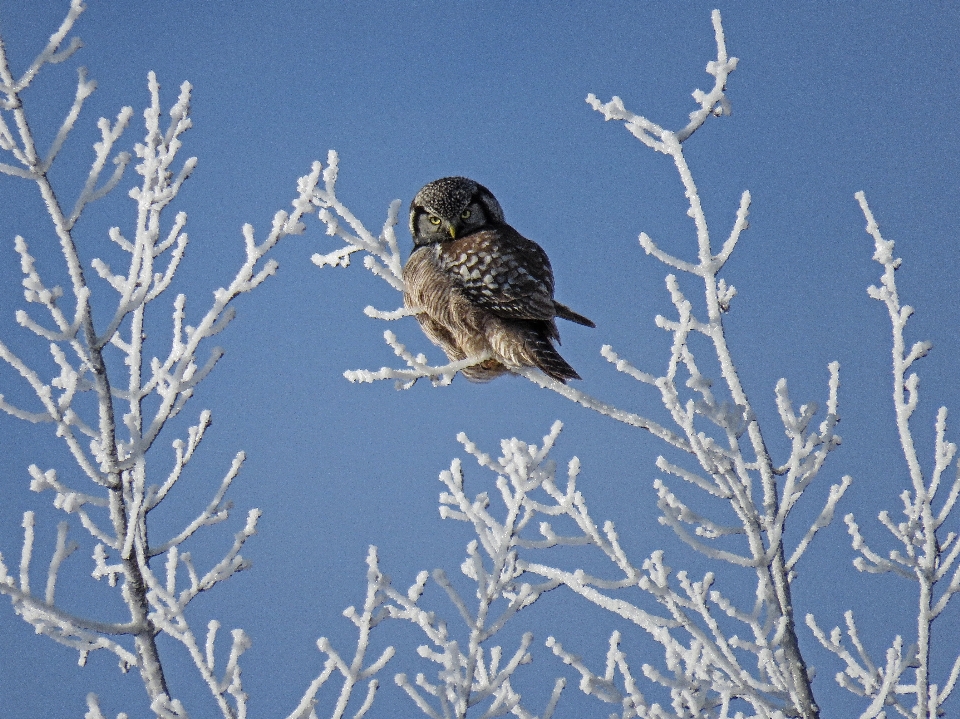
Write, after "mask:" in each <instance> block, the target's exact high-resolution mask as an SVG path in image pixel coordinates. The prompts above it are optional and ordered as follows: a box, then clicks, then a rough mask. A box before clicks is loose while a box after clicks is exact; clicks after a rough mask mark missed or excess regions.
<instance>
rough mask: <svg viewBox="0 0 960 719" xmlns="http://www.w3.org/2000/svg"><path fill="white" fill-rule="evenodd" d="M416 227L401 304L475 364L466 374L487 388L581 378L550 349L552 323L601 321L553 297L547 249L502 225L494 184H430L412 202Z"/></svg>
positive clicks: (456, 180) (430, 333)
mask: <svg viewBox="0 0 960 719" xmlns="http://www.w3.org/2000/svg"><path fill="white" fill-rule="evenodd" d="M410 230H411V234H412V235H413V239H414V251H413V253H412V254H411V256H410V259H409V260H408V261H407V264H406V266H405V267H404V270H403V277H404V285H405V290H404V302H405V304H406V305H407V307H408V308H410V309H411V310H413V311H414V312H416V314H417V319H418V320H419V322H420V325H421V327H422V328H423V330H424V332H425V334H426V335H427V337H429V338H430V340H431V341H432V342H433V343H434V344H436V345H438V346H439V347H440V348H441V349H443V351H444V352H445V353H446V355H447V356H448V357H449V358H450V360H451V361H459V360H464V359H467V358H470V357H476V358H477V359H478V364H477V365H474V366H473V367H468V368H467V369H465V370H463V374H464V376H466V377H467V378H468V379H471V380H473V381H481V382H482V381H487V380H490V379H493V378H494V377H496V376H498V375H501V374H504V373H506V372H510V371H512V370H516V369H519V368H521V367H539V368H540V369H541V370H542V371H544V372H545V373H546V374H548V375H550V376H551V377H553V378H554V379H557V380H559V381H561V382H564V381H566V380H567V379H580V376H579V375H578V374H577V373H576V371H575V370H574V369H573V368H572V367H571V366H570V365H569V364H567V362H566V361H565V360H564V359H563V358H562V357H561V356H560V355H559V353H558V352H557V351H556V349H555V348H554V346H553V343H552V341H551V340H557V342H559V340H560V333H559V331H558V330H557V325H556V322H555V319H554V318H555V317H561V318H563V319H567V320H571V321H573V322H577V323H579V324H583V325H586V326H589V327H593V326H594V324H593V322H591V321H590V320H588V319H587V318H586V317H584V316H582V315H580V314H578V313H576V312H574V311H573V310H571V309H570V308H568V307H566V306H565V305H563V304H561V303H559V302H557V301H555V300H554V299H553V289H554V282H553V270H552V269H551V267H550V260H549V259H548V258H547V255H546V253H545V252H544V251H543V249H542V248H541V247H540V246H539V245H538V244H537V243H535V242H533V241H532V240H528V239H527V238H525V237H523V236H522V235H521V234H520V233H518V232H517V231H516V230H514V229H513V228H512V227H511V226H510V225H508V224H506V223H505V222H504V219H503V210H502V209H501V208H500V204H499V203H498V202H497V200H496V198H495V197H494V196H493V195H492V194H491V193H490V191H489V190H487V188H485V187H484V186H483V185H480V184H478V183H476V182H473V181H472V180H468V179H466V178H463V177H446V178H442V179H440V180H436V181H434V182H431V183H429V184H427V185H425V186H424V187H423V188H422V189H421V190H420V192H418V193H417V196H416V197H415V198H414V200H413V202H412V203H411V205H410ZM484 357H485V358H487V359H485V361H482V362H480V361H479V360H480V358H484Z"/></svg>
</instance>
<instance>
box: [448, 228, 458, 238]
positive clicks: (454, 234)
mask: <svg viewBox="0 0 960 719" xmlns="http://www.w3.org/2000/svg"><path fill="white" fill-rule="evenodd" d="M447 229H448V230H450V237H452V238H453V239H457V228H456V227H454V226H453V225H448V226H447Z"/></svg>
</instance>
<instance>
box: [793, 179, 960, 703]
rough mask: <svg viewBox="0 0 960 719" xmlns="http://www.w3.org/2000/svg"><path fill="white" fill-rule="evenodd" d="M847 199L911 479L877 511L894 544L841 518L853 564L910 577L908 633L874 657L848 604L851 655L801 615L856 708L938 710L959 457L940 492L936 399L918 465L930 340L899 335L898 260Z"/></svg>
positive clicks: (957, 566)
mask: <svg viewBox="0 0 960 719" xmlns="http://www.w3.org/2000/svg"><path fill="white" fill-rule="evenodd" d="M856 199H857V202H859V203H860V209H861V211H862V212H863V215H864V217H865V218H866V221H867V227H866V230H867V233H868V234H869V235H870V236H871V237H872V238H873V241H874V254H873V259H874V260H875V261H876V262H877V263H878V264H880V265H881V267H883V274H882V275H881V278H880V286H879V287H878V286H876V285H872V286H870V287H869V288H868V289H867V293H868V294H869V295H870V297H872V298H873V299H875V300H877V301H879V302H882V303H883V304H884V305H885V306H886V308H887V314H888V315H889V317H890V324H891V327H892V332H893V348H892V350H893V352H892V358H893V401H894V417H895V419H896V425H897V432H898V434H899V438H900V447H901V450H902V452H903V457H904V460H905V463H906V466H907V471H908V474H909V477H910V487H909V488H907V489H905V490H904V491H903V492H902V493H901V495H900V499H901V501H902V503H903V508H902V512H903V515H904V519H903V521H900V522H896V521H895V520H894V519H893V518H892V517H891V516H890V513H889V512H887V511H886V510H884V511H882V512H880V515H879V520H880V523H881V524H882V525H883V526H884V528H886V530H887V531H888V532H889V533H890V534H891V535H892V537H893V539H894V541H895V542H896V543H897V544H899V545H900V548H899V549H893V550H890V551H888V552H887V553H886V556H883V554H882V553H880V552H878V551H876V550H874V549H873V548H872V547H871V546H870V544H869V543H868V541H867V539H866V537H865V536H864V535H863V534H862V533H861V530H860V525H859V524H858V523H857V521H856V519H855V517H854V515H853V514H852V513H851V514H848V515H847V516H846V517H845V520H846V523H847V529H848V531H849V533H850V537H851V540H852V544H853V548H854V550H855V551H856V552H857V553H858V555H859V556H857V558H856V559H855V560H854V566H856V567H857V569H859V570H860V571H862V572H870V573H873V574H895V575H898V576H900V577H903V578H905V579H908V580H912V581H913V582H916V584H917V612H916V622H917V628H916V642H915V644H913V645H911V647H910V648H909V649H908V650H907V651H906V652H904V651H903V641H904V640H903V638H902V635H901V634H897V635H896V636H895V637H894V639H893V642H892V644H891V645H890V647H889V648H888V649H887V652H886V659H887V661H886V663H885V664H882V665H881V664H879V663H877V662H874V661H873V660H872V659H871V658H870V654H869V652H868V651H867V650H866V648H865V647H864V646H863V644H862V643H861V641H860V638H859V636H858V634H857V630H856V624H855V623H854V617H853V612H850V611H848V612H847V613H846V615H845V617H846V621H847V633H848V636H849V641H850V643H851V644H852V645H853V646H854V647H855V648H856V649H857V652H856V654H854V653H852V652H850V651H849V650H848V649H846V647H845V646H844V642H843V641H842V637H841V634H840V630H839V629H838V628H834V629H833V631H832V632H831V634H830V637H829V638H827V636H826V635H825V634H824V632H823V631H822V630H821V629H820V628H819V627H818V626H817V624H816V621H815V619H814V618H813V616H812V615H808V616H807V624H808V625H809V626H810V627H811V629H813V631H814V633H815V635H816V637H817V639H818V640H819V641H820V643H821V644H822V645H823V646H824V647H825V648H827V649H828V650H830V651H831V652H833V653H834V654H835V655H837V656H838V657H839V658H840V659H841V660H842V661H843V662H844V664H845V665H846V668H845V669H844V671H843V672H842V673H840V674H838V675H837V681H838V682H839V683H840V685H841V686H843V687H845V688H846V689H848V690H849V691H851V692H853V693H855V694H858V695H860V696H863V697H865V698H867V699H868V700H870V705H869V707H868V708H867V709H866V710H865V711H864V713H863V714H862V715H861V716H863V717H879V716H881V715H882V713H883V710H884V707H885V706H888V705H893V706H894V707H895V708H896V709H897V710H898V711H899V712H900V713H901V714H903V715H904V716H919V717H935V716H939V715H940V713H941V711H942V710H941V707H942V705H943V703H944V702H945V701H946V700H947V699H948V698H949V697H950V695H951V693H952V692H953V690H954V687H955V686H956V681H957V677H958V675H960V654H957V655H956V656H954V658H953V661H952V666H951V670H950V673H949V675H948V676H947V678H946V681H945V682H944V683H942V684H941V683H939V682H934V681H933V679H932V677H931V666H930V664H931V658H932V657H933V655H934V646H933V645H934V632H933V625H934V622H935V621H936V620H937V618H938V617H939V616H940V615H941V614H942V613H943V611H944V610H945V609H946V607H947V605H948V603H949V602H950V600H951V599H952V598H953V596H954V595H955V594H956V593H957V592H960V563H958V561H957V560H958V556H960V547H958V541H957V532H956V531H945V530H944V529H943V527H944V525H945V524H948V523H950V522H951V521H952V522H953V523H954V524H955V523H956V515H955V513H954V511H953V510H954V508H955V505H956V501H957V497H958V496H960V464H958V466H957V470H956V473H955V475H954V477H953V480H952V481H950V482H947V483H946V484H947V488H946V496H944V493H943V492H942V491H941V490H942V489H943V486H942V484H941V482H942V480H943V478H944V472H946V471H947V470H948V469H949V468H950V466H951V465H952V464H954V460H955V458H956V454H957V445H956V444H955V443H953V442H948V441H947V439H946V434H947V409H946V407H941V408H940V409H939V411H938V412H937V419H936V426H935V431H936V434H935V443H934V448H933V449H934V452H933V458H934V462H933V467H932V468H931V470H930V472H929V474H928V475H926V476H925V475H924V472H923V469H922V467H921V465H920V459H919V456H918V453H917V449H916V445H915V442H914V433H913V429H912V427H911V425H910V420H911V417H912V416H913V413H914V411H915V410H916V408H917V403H918V402H919V392H918V387H919V375H917V374H916V372H914V371H913V370H912V367H913V364H914V363H915V362H916V361H917V360H919V359H920V358H922V357H923V356H924V355H926V354H927V352H929V351H930V348H931V346H932V345H931V344H930V343H929V342H915V343H914V344H913V345H912V346H910V347H909V348H908V347H907V344H906V338H905V336H904V335H905V330H906V326H907V321H908V320H909V318H910V316H911V315H912V314H913V308H912V307H910V306H909V305H902V304H901V303H900V294H899V291H898V290H897V282H896V274H895V273H896V271H897V270H898V269H899V268H900V266H901V260H900V258H898V257H896V256H895V255H894V243H893V241H892V240H886V239H884V237H883V236H882V235H881V233H880V228H879V226H878V224H877V221H876V220H875V219H874V216H873V213H872V212H871V210H870V206H869V205H868V204H867V199H866V196H865V195H864V193H863V192H858V193H857V194H856ZM938 505H939V506H938ZM950 647H951V651H953V652H955V651H956V650H955V648H953V645H952V644H951V645H950ZM911 668H912V669H913V670H914V673H913V678H912V680H909V679H907V677H905V676H904V674H905V672H906V671H907V670H908V669H911ZM909 695H913V699H912V703H913V705H912V706H910V704H909V703H908V702H907V701H906V697H907V696H909Z"/></svg>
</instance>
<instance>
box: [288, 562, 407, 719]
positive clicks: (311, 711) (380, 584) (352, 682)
mask: <svg viewBox="0 0 960 719" xmlns="http://www.w3.org/2000/svg"><path fill="white" fill-rule="evenodd" d="M389 587H390V577H388V576H386V575H385V574H383V573H382V572H381V571H380V565H379V559H378V557H377V548H376V547H370V549H369V551H368V553H367V594H366V598H365V599H364V603H363V610H362V611H360V612H357V610H356V609H355V608H354V607H348V608H347V609H346V610H345V611H344V613H343V615H344V616H345V617H346V618H347V619H349V620H350V621H351V622H353V624H354V625H355V626H356V627H357V646H356V649H355V650H354V655H353V659H352V660H350V661H349V662H348V661H347V660H346V659H344V658H343V657H342V656H341V655H340V653H339V652H337V650H336V649H334V648H333V645H332V644H331V643H330V640H328V639H327V638H326V637H320V639H318V640H317V648H318V649H319V650H320V651H321V652H323V653H324V654H326V655H327V660H326V662H325V663H324V668H323V671H322V672H321V673H320V675H319V676H318V677H317V678H316V679H314V680H313V681H312V682H311V683H310V686H309V687H308V688H307V691H306V692H305V693H304V695H303V698H302V699H301V700H300V703H299V704H298V705H297V707H296V708H295V709H294V710H293V711H292V712H291V713H290V714H289V715H288V716H287V719H315V717H316V716H317V714H316V709H315V707H316V704H317V694H318V693H319V691H320V689H321V688H323V686H324V685H325V684H326V683H327V681H329V679H330V677H331V676H333V673H334V672H339V673H340V675H341V676H342V677H343V684H342V685H341V687H340V691H339V693H338V694H337V699H336V704H335V706H334V708H333V710H332V712H331V714H330V717H331V719H340V718H341V717H343V716H344V715H345V713H346V711H347V706H348V703H349V702H350V699H351V697H352V695H353V690H354V689H356V688H357V686H358V685H359V684H360V683H361V682H367V691H366V694H365V695H364V698H363V701H362V703H361V705H360V707H359V708H358V709H357V711H356V712H355V713H354V714H353V715H352V716H353V717H354V718H355V719H360V717H363V716H364V715H366V713H367V712H368V711H369V710H370V707H371V706H372V705H373V700H374V697H375V696H376V693H377V689H378V688H379V686H380V683H379V680H377V679H376V678H375V677H376V675H377V674H378V673H379V672H380V671H381V670H382V669H383V668H384V667H385V666H386V665H387V663H388V662H389V661H390V660H391V659H392V658H393V656H394V654H395V653H396V650H395V649H394V648H393V647H392V646H388V647H386V648H385V649H384V650H383V651H382V652H381V653H380V656H379V657H377V658H376V659H374V660H373V661H372V662H370V663H369V664H367V665H366V666H364V662H365V661H366V655H367V652H368V651H370V634H371V632H372V631H373V629H374V627H376V626H377V625H378V624H379V623H380V622H381V621H383V619H385V618H386V617H387V616H388V614H389V612H388V609H387V607H386V606H385V603H386V602H387V601H388V597H389V589H388V588H389ZM420 591H422V587H421V588H420Z"/></svg>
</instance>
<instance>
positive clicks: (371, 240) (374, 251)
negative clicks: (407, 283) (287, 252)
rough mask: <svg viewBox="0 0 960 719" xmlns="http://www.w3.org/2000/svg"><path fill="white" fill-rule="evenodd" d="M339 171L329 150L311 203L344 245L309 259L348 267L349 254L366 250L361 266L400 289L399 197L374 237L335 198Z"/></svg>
mask: <svg viewBox="0 0 960 719" xmlns="http://www.w3.org/2000/svg"><path fill="white" fill-rule="evenodd" d="M339 172H340V159H339V157H338V156H337V153H336V152H334V151H333V150H331V151H330V152H329V153H328V155H327V167H326V168H325V169H324V170H323V188H322V189H320V188H317V190H316V191H315V193H314V194H313V197H312V202H313V204H314V205H315V206H316V207H317V208H319V217H320V220H321V222H323V223H324V224H325V225H326V226H327V234H328V235H330V236H331V237H339V238H340V239H341V240H343V241H344V242H345V243H346V244H345V245H344V246H343V247H341V248H340V249H338V250H334V251H333V252H330V253H327V254H325V255H321V254H319V253H317V254H315V255H313V257H312V258H311V259H312V260H313V263H314V264H315V265H316V266H317V267H324V266H325V265H330V266H332V267H336V266H339V267H348V266H349V265H350V256H351V255H352V254H354V253H355V252H365V253H366V256H365V257H364V258H363V265H364V267H366V268H367V269H368V270H370V271H371V272H372V273H373V274H375V275H376V276H377V277H379V278H381V279H382V280H384V281H386V282H387V283H388V284H389V285H390V286H391V287H393V288H394V289H395V290H398V291H400V292H402V291H403V265H402V263H401V261H400V250H399V248H398V246H397V236H396V232H395V231H394V228H395V227H396V225H397V217H398V215H399V213H400V200H394V201H393V202H392V203H390V208H389V210H388V211H387V219H386V221H385V222H384V224H383V230H382V231H381V232H380V235H379V236H377V237H375V236H374V235H373V233H371V232H370V231H369V230H367V228H366V227H364V226H363V223H362V222H360V220H358V219H357V217H356V216H355V215H354V214H353V213H352V212H351V211H350V210H349V209H348V208H347V206H346V205H344V204H343V203H342V202H341V201H340V199H339V198H338V197H337V188H336V185H337V175H338V173H339ZM340 220H343V221H345V222H346V223H347V225H348V226H349V228H350V230H352V231H353V232H352V233H351V232H350V231H349V230H347V229H345V228H344V227H343V226H342V225H341V224H340Z"/></svg>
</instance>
